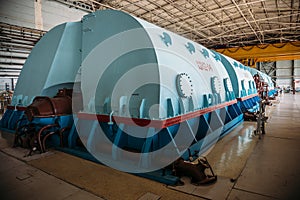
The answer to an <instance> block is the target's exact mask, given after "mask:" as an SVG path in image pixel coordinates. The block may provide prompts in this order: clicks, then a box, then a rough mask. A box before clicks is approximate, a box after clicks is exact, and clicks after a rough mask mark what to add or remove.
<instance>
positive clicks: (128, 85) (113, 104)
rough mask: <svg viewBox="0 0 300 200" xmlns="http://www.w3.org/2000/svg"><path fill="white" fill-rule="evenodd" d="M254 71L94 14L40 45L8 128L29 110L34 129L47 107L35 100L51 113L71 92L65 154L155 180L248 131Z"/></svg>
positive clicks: (132, 21) (128, 21) (133, 23)
mask: <svg viewBox="0 0 300 200" xmlns="http://www.w3.org/2000/svg"><path fill="white" fill-rule="evenodd" d="M249 71H251V70H250V69H249V68H247V67H245V66H243V65H242V64H241V63H239V62H237V61H235V60H233V59H231V58H229V57H226V56H224V55H221V54H219V53H217V52H214V51H211V50H209V49H207V48H205V47H204V46H202V45H200V44H197V43H195V42H193V41H191V40H188V39H186V38H184V37H181V36H179V35H176V34H174V33H172V32H170V31H167V30H165V29H162V28H160V27H157V26H155V25H153V24H150V23H148V22H146V21H144V20H141V19H139V18H136V17H133V16H131V15H129V14H127V13H124V12H121V11H114V10H104V11H97V12H94V13H91V14H88V15H86V16H84V17H83V18H82V20H81V21H80V22H72V23H65V24H62V25H59V26H57V27H55V28H53V29H52V30H50V31H49V32H48V33H47V34H45V36H44V37H43V38H42V39H41V40H40V41H39V42H38V44H37V45H36V47H35V48H34V49H33V51H32V53H31V54H30V56H29V58H28V59H27V61H26V63H25V65H24V68H23V70H22V73H21V76H20V78H19V81H18V83H17V86H16V91H15V94H14V97H13V102H12V106H11V107H10V108H9V109H8V110H7V112H6V113H5V115H4V117H3V119H2V120H1V126H2V128H6V129H11V130H14V129H15V128H17V124H18V123H17V121H18V120H19V119H20V118H22V117H23V116H24V110H26V107H27V106H28V105H30V104H31V103H32V104H31V105H30V106H29V107H28V108H27V115H26V116H27V120H28V122H30V121H31V118H32V117H33V119H35V118H36V117H34V116H35V115H34V113H36V112H37V111H39V110H41V107H44V106H43V105H42V103H37V102H38V100H39V98H40V97H37V96H45V98H44V99H43V104H47V102H48V103H49V102H52V100H53V99H52V100H51V99H50V98H49V97H53V96H54V95H55V94H56V92H57V90H58V89H59V88H66V89H73V105H72V106H73V118H74V122H73V125H72V127H71V128H70V129H68V130H67V131H66V132H67V133H65V134H66V135H67V144H66V145H67V146H65V148H64V150H65V151H69V152H72V153H74V152H78V149H79V150H82V151H84V150H83V149H87V151H88V152H89V153H90V154H91V155H92V156H93V157H94V158H96V159H97V160H98V161H100V162H101V163H104V164H106V165H109V166H111V167H114V168H116V169H119V170H122V171H127V172H133V173H145V172H152V171H157V170H160V169H162V168H164V167H165V166H167V165H169V164H171V163H172V162H173V161H175V160H176V159H177V158H179V157H182V158H183V159H185V160H187V159H189V158H191V157H197V156H199V155H201V154H202V153H204V152H205V151H207V150H208V149H209V148H210V147H212V146H213V145H214V144H215V143H216V142H217V141H218V140H219V139H220V138H221V137H223V136H224V135H225V134H227V133H228V132H229V131H230V130H231V129H232V128H234V127H235V126H237V125H238V124H239V123H240V122H242V121H243V112H245V111H255V110H257V105H258V104H257V102H258V100H259V98H258V97H257V91H256V88H255V83H254V79H253V78H252V75H251V74H250V72H249ZM54 99H55V98H54ZM49 105H50V104H49ZM34 106H35V107H34ZM33 107H34V109H33ZM30 108H31V109H30ZM43 109H44V108H43ZM69 114H70V113H68V116H70V115H69ZM54 116H56V114H55V113H54ZM54 116H53V117H54ZM23 118H24V117H23ZM25 118H26V117H25ZM36 123H37V124H39V123H40V124H42V125H43V126H44V125H46V124H44V123H42V122H36ZM53 123H54V124H55V123H56V124H59V122H57V121H56V122H51V123H50V122H49V124H53ZM67 124H68V125H67V126H68V127H69V126H70V125H69V119H68V120H67ZM67 126H66V127H67ZM60 127H61V128H63V127H62V126H61V125H60ZM82 144H83V145H82ZM83 147H84V148H83ZM79 154H80V153H78V155H79Z"/></svg>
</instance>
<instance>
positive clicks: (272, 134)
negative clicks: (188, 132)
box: [0, 94, 300, 200]
mask: <svg viewBox="0 0 300 200" xmlns="http://www.w3.org/2000/svg"><path fill="white" fill-rule="evenodd" d="M267 114H268V116H269V119H268V123H267V125H266V135H264V136H263V137H262V139H258V136H255V135H253V130H254V129H256V123H255V122H243V124H242V125H240V126H238V127H236V128H235V129H234V130H233V131H231V132H230V133H229V134H228V135H227V136H225V137H224V138H223V139H222V140H221V141H219V142H218V143H217V144H216V145H215V146H214V147H213V148H211V149H210V150H209V151H208V152H207V153H206V154H207V155H206V156H207V158H208V160H209V162H210V163H211V165H212V167H213V169H214V171H215V173H216V174H217V175H218V181H217V183H216V184H213V185H210V186H194V185H191V184H190V180H189V178H187V177H184V178H183V179H182V180H183V181H184V182H185V185H184V186H176V187H169V186H166V185H163V184H161V183H157V182H154V181H151V180H148V179H144V178H141V177H137V176H134V175H130V174H127V173H122V172H119V171H116V170H113V169H110V168H108V167H105V166H102V165H98V164H96V163H92V162H89V161H86V160H83V159H80V158H78V157H74V156H71V155H68V154H65V153H62V152H57V151H53V152H50V153H47V154H45V155H36V156H33V157H32V158H30V159H25V158H23V157H22V155H24V151H23V152H22V150H20V149H12V148H11V140H9V135H7V134H5V133H2V136H3V137H2V138H0V162H1V165H0V180H1V181H0V186H1V187H0V197H1V198H0V199H112V200H115V199H130V200H135V199H148V200H155V199H230V200H231V199H243V200H244V199H245V200H248V199H249V200H251V199H253V200H254V199H300V171H299V169H300V162H299V158H300V94H296V95H292V94H285V95H284V96H281V97H278V98H277V100H276V101H273V105H272V106H270V107H268V110H267ZM2 197H5V198H2Z"/></svg>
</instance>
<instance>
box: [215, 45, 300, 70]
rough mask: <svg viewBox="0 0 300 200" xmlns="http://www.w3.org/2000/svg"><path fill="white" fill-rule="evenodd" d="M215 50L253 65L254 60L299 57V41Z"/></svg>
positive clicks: (265, 60)
mask: <svg viewBox="0 0 300 200" xmlns="http://www.w3.org/2000/svg"><path fill="white" fill-rule="evenodd" d="M215 51H217V52H220V53H222V54H224V55H227V56H229V57H231V58H234V59H236V60H238V61H240V62H241V63H243V64H244V65H247V66H251V67H255V64H256V62H267V61H269V62H270V61H278V60H298V59H300V41H295V42H287V43H277V44H259V45H255V46H245V47H231V48H224V49H215Z"/></svg>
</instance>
